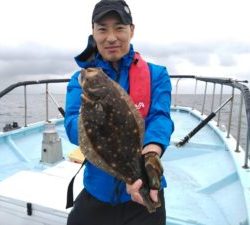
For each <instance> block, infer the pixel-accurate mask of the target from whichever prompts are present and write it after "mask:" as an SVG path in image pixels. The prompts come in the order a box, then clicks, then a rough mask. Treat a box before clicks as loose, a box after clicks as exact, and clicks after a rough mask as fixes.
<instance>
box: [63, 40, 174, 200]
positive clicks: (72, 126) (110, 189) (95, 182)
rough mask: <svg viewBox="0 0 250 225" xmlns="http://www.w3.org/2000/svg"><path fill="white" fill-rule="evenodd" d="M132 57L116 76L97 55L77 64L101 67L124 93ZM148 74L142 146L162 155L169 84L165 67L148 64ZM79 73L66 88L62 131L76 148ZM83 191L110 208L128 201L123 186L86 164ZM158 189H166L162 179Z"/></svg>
mask: <svg viewBox="0 0 250 225" xmlns="http://www.w3.org/2000/svg"><path fill="white" fill-rule="evenodd" d="M133 56H134V50H133V46H132V45H131V47H130V51H129V53H128V54H127V55H125V56H124V57H123V58H122V59H121V62H120V73H117V72H116V71H115V70H114V69H113V68H112V66H111V65H110V63H109V62H107V61H104V60H103V59H102V57H101V56H100V55H99V54H98V53H97V54H96V57H95V59H94V60H93V61H91V62H80V61H77V60H76V62H77V64H78V65H79V66H80V67H81V68H88V67H101V68H102V69H103V71H104V72H105V73H106V74H107V75H108V76H109V77H110V78H112V79H113V80H116V81H117V82H119V84H120V85H121V86H122V87H123V88H124V89H125V90H126V91H128V90H129V74H128V72H129V67H130V64H131V63H132V60H133ZM148 65H149V68H150V74H151V106H150V110H149V114H148V116H147V117H146V118H145V134H144V145H147V144H149V143H157V144H159V145H160V146H161V147H162V149H163V151H164V150H165V149H166V148H167V146H168V145H169V141H170V136H171V134H172V132H173V129H174V126H173V122H172V120H171V118H170V105H171V83H170V79H169V75H168V73H167V70H166V68H165V67H162V66H158V65H154V64H151V63H148ZM79 74H80V71H78V72H76V73H75V74H74V75H73V76H72V78H71V80H70V82H69V84H68V87H67V95H66V107H65V109H66V110H65V124H64V125H65V128H66V132H67V135H68V137H69V140H70V141H71V142H72V143H74V144H76V145H78V118H79V109H80V106H81V93H82V89H81V87H80V85H79V83H78V76H79ZM83 182H84V187H85V188H86V190H87V191H88V192H89V193H90V194H92V195H93V196H95V197H96V198H97V199H99V200H101V201H103V202H108V203H112V204H116V203H120V202H126V201H129V200H131V197H130V195H128V194H127V192H126V185H125V183H123V182H120V181H118V180H117V179H116V178H114V177H112V176H111V175H109V174H107V173H106V172H104V171H103V170H101V169H99V168H97V167H96V166H94V165H93V164H91V163H90V162H87V163H86V166H85V170H84V179H83ZM162 186H163V187H166V181H165V179H163V182H162Z"/></svg>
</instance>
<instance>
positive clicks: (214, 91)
mask: <svg viewBox="0 0 250 225" xmlns="http://www.w3.org/2000/svg"><path fill="white" fill-rule="evenodd" d="M171 78H172V81H173V82H172V83H174V80H175V85H173V89H174V90H173V105H174V106H175V107H176V106H177V105H178V101H179V98H178V97H179V95H180V93H179V90H180V83H181V81H182V80H184V79H185V80H186V79H191V80H193V81H195V84H194V88H193V92H192V96H194V97H193V102H192V106H191V108H192V109H194V108H197V106H196V104H197V95H198V94H201V96H200V98H202V100H200V101H201V102H200V106H201V109H200V111H201V115H203V114H204V113H205V109H208V108H209V107H210V109H209V110H207V111H208V112H209V111H210V112H209V113H211V114H209V116H208V117H207V118H205V119H204V121H202V123H201V124H199V125H198V126H197V127H196V128H195V129H194V130H193V131H192V132H190V133H189V134H188V135H187V136H186V137H185V138H186V141H187V140H188V139H189V138H190V135H193V133H195V132H197V130H198V129H200V128H201V126H204V125H205V123H208V122H209V120H210V119H212V118H213V117H214V116H215V115H216V113H218V114H217V121H216V122H217V126H218V127H220V124H221V111H222V110H221V109H222V108H223V107H224V106H225V105H226V104H227V103H229V104H230V105H229V112H228V113H227V114H228V119H227V121H226V122H227V124H226V125H227V126H226V127H225V126H224V125H222V126H223V129H226V132H227V135H226V137H227V138H229V137H230V133H231V129H232V123H234V124H235V123H236V124H235V126H236V127H237V128H236V146H235V151H236V152H239V151H240V148H239V147H240V140H241V137H242V122H243V121H242V118H243V117H242V112H243V109H244V108H245V115H246V117H245V120H246V121H245V122H246V138H242V139H243V140H245V142H246V143H243V145H244V147H245V160H244V165H243V168H249V165H248V159H249V157H250V150H249V139H250V132H249V130H250V129H249V128H250V93H249V88H248V87H247V86H246V85H245V84H244V83H247V82H248V81H246V80H242V81H240V80H236V79H231V78H220V77H201V76H194V75H171ZM209 85H210V90H208V87H209ZM217 86H219V88H217ZM199 87H200V89H199ZM225 87H227V89H226V90H225ZM230 89H231V90H230ZM236 90H237V91H238V93H239V94H238V95H239V98H240V100H239V104H234V103H235V102H234V101H235V94H236V93H235V92H236ZM189 91H190V88H189ZM209 95H210V98H211V99H210V102H208V100H207V99H208V96H209ZM225 95H229V97H228V98H227V100H226V101H225V102H223V96H225ZM215 100H217V102H218V105H219V106H218V109H217V110H214V108H215ZM235 105H237V107H238V110H237V111H238V116H237V119H235V118H233V110H234V107H235ZM244 106H245V107H244ZM232 120H233V121H232ZM236 121H237V122H236ZM204 122H205V123H204ZM224 122H225V121H224ZM183 141H184V140H183ZM186 141H184V142H186ZM179 144H181V142H180V143H179Z"/></svg>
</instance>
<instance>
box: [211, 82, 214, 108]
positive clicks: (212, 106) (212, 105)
mask: <svg viewBox="0 0 250 225" xmlns="http://www.w3.org/2000/svg"><path fill="white" fill-rule="evenodd" d="M214 95H215V83H214V85H213V96H212V104H211V112H213V110H214Z"/></svg>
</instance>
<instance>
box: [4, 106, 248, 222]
mask: <svg viewBox="0 0 250 225" xmlns="http://www.w3.org/2000/svg"><path fill="white" fill-rule="evenodd" d="M172 117H173V120H174V122H175V132H174V134H173V136H172V141H171V145H170V146H169V148H168V149H167V150H166V152H165V154H164V156H163V158H162V162H163V165H164V173H165V175H166V178H167V183H168V187H167V188H166V189H165V198H166V209H167V225H184V224H185V225H248V224H249V221H247V218H249V215H247V207H249V199H250V179H246V178H247V177H248V178H249V177H250V170H249V169H248V170H246V169H245V170H242V168H241V166H239V165H240V164H238V163H237V164H236V161H237V160H239V158H240V156H239V158H238V156H237V155H235V154H237V153H234V152H233V151H232V152H231V150H229V149H228V145H230V142H231V141H232V140H230V139H228V140H226V138H224V137H225V136H226V134H225V133H224V132H221V131H219V130H214V129H212V128H211V127H210V126H206V127H205V128H203V129H202V130H200V131H199V132H198V133H197V134H196V135H195V136H194V137H193V138H192V139H191V140H190V142H189V143H187V144H186V145H185V146H183V147H181V148H177V147H175V145H174V143H175V142H177V141H179V140H180V139H181V138H183V137H184V136H185V135H187V133H188V132H189V131H191V130H192V129H193V128H194V127H195V126H196V125H197V124H198V123H199V119H198V118H197V117H195V116H194V115H193V114H192V113H191V114H190V113H187V112H186V111H185V110H182V109H180V110H174V111H173V113H172ZM212 126H213V125H212ZM38 129H40V132H38ZM41 129H42V128H39V126H38V125H37V126H36V127H34V129H33V131H31V130H30V129H27V130H28V131H27V132H31V133H32V134H31V133H30V134H29V135H27V134H26V135H25V134H22V135H20V134H18V131H13V136H11V137H8V138H7V137H3V136H2V137H1V138H0V157H4V160H0V180H2V182H0V218H4V217H5V218H7V214H6V213H7V212H9V211H10V210H7V208H8V207H9V209H10V208H11V207H13V206H11V202H12V203H13V204H14V202H16V203H17V204H19V205H22V207H21V206H20V207H21V208H23V209H22V210H21V212H20V211H19V212H20V213H19V214H17V215H18V216H21V217H22V220H23V221H25V222H23V223H21V222H20V223H19V222H16V223H12V222H13V220H14V219H13V220H12V221H11V222H10V221H8V220H7V219H6V220H5V221H4V224H5V225H12V224H17V225H19V224H20V225H22V224H23V225H24V224H25V225H29V224H34V225H41V224H66V218H67V213H68V210H65V204H66V190H67V184H68V182H69V181H70V179H71V177H72V176H73V175H74V173H75V171H76V170H77V169H78V168H79V166H80V165H79V164H75V163H71V162H68V161H67V158H66V157H67V153H68V152H69V151H70V150H73V149H74V148H75V146H74V145H72V144H70V143H69V142H68V141H67V137H66V136H65V133H64V129H63V125H62V123H59V124H58V127H57V130H58V132H59V136H60V137H61V138H62V142H63V150H64V156H65V158H66V161H62V162H60V163H58V164H57V165H55V166H53V167H50V166H48V165H43V164H40V162H39V161H40V157H41V156H40V154H41V153H40V151H41V141H42V132H41V131H42V130H41ZM28 136H29V137H28ZM26 137H27V138H26ZM223 139H224V140H223ZM224 141H226V142H224ZM240 160H241V158H240ZM241 163H242V165H243V160H242V161H241ZM19 171H20V172H19ZM17 172H18V173H17ZM11 175H12V176H11ZM244 176H245V177H244ZM246 176H247V177H246ZM242 177H244V178H245V179H244V181H243V180H242V179H241V178H242ZM81 187H82V174H79V175H78V176H77V179H76V181H75V189H74V191H75V195H76V194H77V193H78V192H79V191H80V189H81ZM245 199H248V203H246V201H245ZM27 202H30V203H32V204H33V205H34V215H36V211H35V209H40V208H41V209H40V211H44V212H45V211H46V210H47V211H48V212H53V216H54V217H53V216H52V214H51V216H50V217H51V221H52V222H51V223H46V221H45V220H43V219H41V218H42V217H43V216H40V217H39V218H40V219H38V220H36V221H35V220H33V221H32V222H30V223H28V222H27V221H28V219H30V218H31V217H32V216H28V215H27V213H26V211H25V210H24V209H26V204H27ZM39 207H40V208H39ZM19 210H20V209H19ZM248 211H250V210H248ZM37 213H38V212H37ZM12 216H13V215H12ZM52 217H53V218H52ZM13 218H15V217H13ZM27 218H28V219H27ZM45 218H46V217H45ZM26 219H27V220H26ZM0 221H1V219H0ZM16 221H20V220H18V218H16ZM29 221H30V220H29ZM34 221H35V222H34ZM1 222H2V221H1ZM47 222H48V220H47Z"/></svg>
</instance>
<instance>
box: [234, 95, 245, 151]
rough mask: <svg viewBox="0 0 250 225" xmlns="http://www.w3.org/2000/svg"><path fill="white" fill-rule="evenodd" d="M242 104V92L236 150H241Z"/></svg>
mask: <svg viewBox="0 0 250 225" xmlns="http://www.w3.org/2000/svg"><path fill="white" fill-rule="evenodd" d="M242 105H243V93H242V92H241V94H240V108H239V117H238V129H237V139H236V141H237V143H236V149H235V151H236V152H240V150H239V146H240V132H241V115H242Z"/></svg>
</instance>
